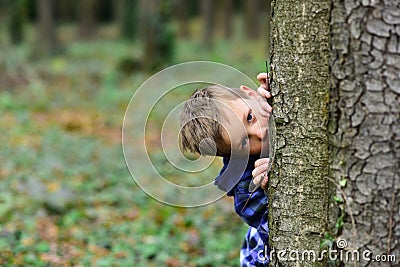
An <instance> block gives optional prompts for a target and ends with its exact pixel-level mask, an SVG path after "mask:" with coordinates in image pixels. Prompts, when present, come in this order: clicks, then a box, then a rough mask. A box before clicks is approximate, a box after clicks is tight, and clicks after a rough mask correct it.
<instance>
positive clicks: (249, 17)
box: [244, 0, 261, 40]
mask: <svg viewBox="0 0 400 267" xmlns="http://www.w3.org/2000/svg"><path fill="white" fill-rule="evenodd" d="M244 4H245V27H246V34H247V38H249V39H253V40H254V39H257V38H258V37H260V25H261V23H260V21H261V20H260V19H261V16H260V10H259V8H260V1H259V0H250V1H249V0H247V1H245V3H244Z"/></svg>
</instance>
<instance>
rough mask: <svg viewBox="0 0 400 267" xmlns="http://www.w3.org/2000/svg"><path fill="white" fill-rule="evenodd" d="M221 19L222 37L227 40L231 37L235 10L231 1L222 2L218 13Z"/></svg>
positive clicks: (223, 0)
mask: <svg viewBox="0 0 400 267" xmlns="http://www.w3.org/2000/svg"><path fill="white" fill-rule="evenodd" d="M218 13H219V14H220V15H221V17H222V19H221V21H222V26H223V33H224V37H225V38H227V39H229V38H231V37H232V29H233V26H234V25H233V23H234V20H233V19H234V17H235V10H234V9H233V0H222V1H221V2H220V6H219V12H218Z"/></svg>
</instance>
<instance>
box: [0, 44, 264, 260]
mask: <svg viewBox="0 0 400 267" xmlns="http://www.w3.org/2000/svg"><path fill="white" fill-rule="evenodd" d="M177 45H178V46H177V49H176V51H177V53H176V59H175V63H179V62H184V61H189V60H213V61H219V62H222V63H225V64H230V65H231V66H233V67H236V68H238V69H239V70H242V71H244V72H245V73H246V74H248V75H249V76H251V77H252V78H254V77H255V75H256V74H257V73H258V72H259V71H262V70H263V65H264V60H265V58H264V56H263V54H264V50H263V44H262V41H258V42H246V43H245V44H243V42H242V41H241V39H240V38H236V39H234V40H233V41H224V40H220V41H218V42H217V43H216V44H215V46H214V48H213V49H212V50H211V51H210V50H208V51H207V50H204V49H202V48H201V46H200V45H199V44H198V43H197V42H195V41H193V40H186V41H183V40H181V41H179V42H177ZM29 51H30V50H29V43H28V44H24V45H22V46H20V47H14V48H12V47H8V50H7V56H4V55H3V58H2V62H0V64H1V66H2V67H3V68H4V66H6V67H5V69H6V72H5V73H6V74H5V75H15V77H17V78H18V79H26V80H27V82H22V83H16V84H15V83H10V84H6V85H5V86H4V88H2V90H1V92H0V114H1V115H0V128H1V129H2V134H1V135H0V143H1V150H0V161H1V165H0V166H1V167H0V251H1V252H0V265H1V266H70V265H79V266H237V265H238V261H239V250H240V247H241V243H242V240H243V237H244V234H245V232H246V229H247V227H246V225H245V224H244V223H243V222H241V220H240V219H239V218H238V217H237V216H236V215H235V214H234V212H233V209H232V206H233V205H232V203H231V200H227V199H222V200H220V201H218V202H216V203H214V204H212V205H208V206H205V207H201V208H193V209H184V208H175V207H171V206H167V205H163V204H162V203H160V202H157V201H155V200H154V199H152V198H151V197H149V196H148V195H146V194H145V193H144V192H143V191H142V190H140V188H139V187H138V186H137V185H136V183H135V182H134V181H133V179H132V177H131V176H130V174H129V172H128V170H127V167H126V165H125V161H124V158H123V153H122V149H121V144H120V136H121V127H122V120H123V117H124V112H125V108H126V106H127V104H128V103H129V99H130V97H131V96H132V94H133V93H134V90H135V89H136V88H137V87H138V86H139V85H140V84H141V83H142V82H143V81H144V80H145V79H147V78H148V77H150V74H149V73H145V72H142V71H140V70H138V71H134V72H133V73H130V74H129V75H128V74H124V73H122V72H121V71H120V70H119V69H118V64H119V63H120V61H121V60H123V59H125V58H127V57H133V58H140V55H141V46H140V44H129V43H126V42H121V41H118V40H113V39H104V40H98V41H91V42H79V43H78V42H66V43H65V51H64V53H63V54H60V55H57V56H52V57H47V58H42V59H40V60H35V61H32V60H31V59H30V58H29V56H28V55H29ZM167 97H168V96H167ZM170 97H171V98H173V97H174V96H173V95H172V96H170ZM167 100H168V99H167ZM166 102H168V101H166ZM152 116H153V119H154V121H155V122H157V121H162V118H163V117H162V116H163V115H162V114H159V113H155V114H152ZM151 153H153V154H152V155H153V156H154V157H153V159H154V160H155V164H158V165H160V166H162V165H163V164H164V162H165V159H164V158H163V157H162V156H157V155H158V154H160V151H157V149H155V150H154V151H152V152H151ZM219 164H220V163H219ZM219 166H220V165H219ZM165 169H166V172H167V174H169V175H170V176H171V177H172V178H173V177H174V172H173V170H172V173H171V170H170V169H168V167H165ZM217 172H218V169H211V170H208V171H207V172H206V173H205V174H206V176H207V177H208V178H210V176H212V177H211V178H213V177H214V176H215V175H217ZM172 178H171V179H172ZM192 182H193V183H194V181H192ZM189 183H191V182H190V181H189Z"/></svg>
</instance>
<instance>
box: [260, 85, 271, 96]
mask: <svg viewBox="0 0 400 267" xmlns="http://www.w3.org/2000/svg"><path fill="white" fill-rule="evenodd" d="M257 92H258V93H259V94H260V95H262V96H263V97H266V98H270V97H271V93H270V92H269V91H268V90H267V89H266V88H265V87H263V86H260V87H258V88H257Z"/></svg>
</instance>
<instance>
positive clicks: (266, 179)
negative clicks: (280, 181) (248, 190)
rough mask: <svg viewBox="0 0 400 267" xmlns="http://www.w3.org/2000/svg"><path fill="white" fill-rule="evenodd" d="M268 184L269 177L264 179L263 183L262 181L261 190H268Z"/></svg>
mask: <svg viewBox="0 0 400 267" xmlns="http://www.w3.org/2000/svg"><path fill="white" fill-rule="evenodd" d="M267 184H268V175H265V177H264V179H262V181H261V188H262V189H264V190H266V189H267Z"/></svg>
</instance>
